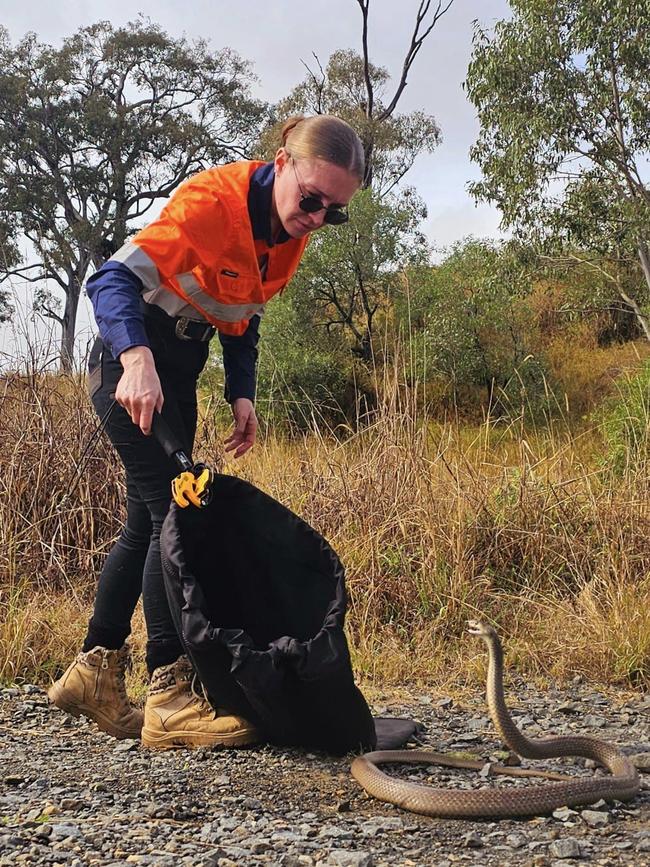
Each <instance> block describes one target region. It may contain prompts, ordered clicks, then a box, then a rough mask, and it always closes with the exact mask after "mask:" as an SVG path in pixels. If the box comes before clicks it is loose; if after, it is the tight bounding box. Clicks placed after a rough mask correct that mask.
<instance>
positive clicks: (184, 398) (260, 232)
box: [49, 116, 364, 748]
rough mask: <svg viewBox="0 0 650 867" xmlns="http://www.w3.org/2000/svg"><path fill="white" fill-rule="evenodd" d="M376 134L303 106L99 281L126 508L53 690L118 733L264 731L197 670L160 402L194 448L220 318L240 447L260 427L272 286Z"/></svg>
mask: <svg viewBox="0 0 650 867" xmlns="http://www.w3.org/2000/svg"><path fill="white" fill-rule="evenodd" d="M363 168H364V166H363V148H362V145H361V142H360V140H359V138H358V137H357V135H356V133H355V132H354V131H353V130H352V128H351V127H350V126H348V124H346V123H345V122H344V121H342V120H339V119H338V118H335V117H330V116H318V117H311V118H293V119H291V120H289V121H287V123H286V124H285V126H284V128H283V130H282V146H281V147H280V149H279V150H278V152H277V153H276V155H275V159H274V161H273V162H270V163H261V162H252V161H246V162H238V163H231V164H229V165H225V166H220V167H218V168H213V169H208V170H207V171H204V172H201V173H199V174H198V175H196V176H194V177H193V178H192V179H190V180H189V181H188V182H187V183H185V184H184V185H183V186H182V187H180V189H179V190H178V191H177V192H176V193H175V195H174V196H173V197H172V198H171V199H170V201H169V203H168V204H167V206H166V207H165V209H164V210H163V211H162V213H161V215H160V217H159V218H158V219H157V220H155V221H154V222H153V223H151V224H150V225H149V226H147V227H146V228H145V229H143V230H142V231H140V232H139V233H138V234H137V235H135V236H134V237H133V238H132V240H130V241H129V242H128V243H127V244H125V245H124V247H122V248H121V249H120V250H119V251H118V252H117V253H116V254H115V255H114V256H113V257H112V258H111V259H110V260H109V261H108V262H106V263H105V264H104V265H103V266H102V267H101V268H100V269H99V271H97V272H96V273H95V274H94V275H93V276H92V277H91V278H90V279H89V281H88V286H87V289H88V296H89V298H90V299H91V301H92V304H93V308H94V311H95V317H96V319H97V324H98V328H99V334H100V337H99V338H98V340H97V343H96V344H95V347H94V349H93V352H92V355H91V362H90V365H89V380H90V389H91V395H92V398H93V403H94V406H95V409H96V411H97V413H98V414H99V415H100V417H104V416H105V414H106V413H107V411H108V410H109V409H110V406H111V403H112V402H113V396H114V398H115V400H116V401H117V405H116V406H115V407H114V410H113V411H112V412H111V413H110V415H109V416H108V423H107V432H108V435H109V437H110V439H111V441H112V442H113V445H114V446H115V448H116V450H117V452H118V454H119V456H120V459H121V460H122V463H123V464H124V467H125V469H126V481H127V519H126V524H125V526H124V529H123V531H122V534H121V536H120V537H119V539H118V540H117V542H116V544H115V546H114V547H113V549H112V550H111V552H110V554H109V555H108V557H107V559H106V562H105V564H104V568H103V570H102V572H101V574H100V577H99V583H98V588H97V596H96V599H95V606H94V611H93V615H92V618H91V620H90V622H89V625H88V633H87V635H86V639H85V641H84V644H83V647H82V650H81V653H80V654H79V655H78V656H77V658H76V659H75V661H74V662H73V663H72V664H71V665H70V667H69V668H68V669H67V671H66V672H65V673H64V674H63V675H62V677H61V678H60V679H59V680H58V681H56V682H55V683H54V684H53V685H52V687H51V688H50V691H49V696H50V698H51V699H52V701H53V702H54V703H55V704H56V705H57V706H58V707H60V708H62V709H63V710H66V711H68V712H70V713H73V714H75V715H79V714H84V715H85V716H87V717H90V718H91V719H93V720H95V722H96V723H97V724H98V726H99V727H100V728H101V729H102V730H103V731H106V732H109V733H110V734H112V735H114V736H115V737H118V738H138V737H140V736H142V742H143V744H145V745H146V746H150V747H159V748H166V747H171V746H179V745H185V746H198V745H214V744H220V745H224V746H237V745H243V744H248V743H253V742H254V741H255V740H257V733H256V732H255V730H254V729H253V727H252V726H251V725H250V724H249V723H248V722H247V721H246V720H244V719H242V718H241V717H239V716H235V715H233V714H229V713H228V710H227V709H219V710H218V711H215V710H214V709H213V708H212V707H211V706H210V705H208V703H207V702H206V701H205V700H204V699H203V697H202V696H200V695H197V694H196V693H195V692H194V690H193V689H192V670H191V666H190V664H189V662H188V660H187V658H186V657H185V656H184V655H183V647H182V645H181V643H180V640H179V638H178V635H177V634H176V631H175V628H174V625H173V622H172V619H171V614H170V611H169V607H168V603H167V598H166V595H165V590H164V586H163V577H162V569H161V563H160V530H161V526H162V523H163V520H164V518H165V516H166V514H167V511H168V509H169V503H170V481H171V479H172V478H173V477H174V476H175V475H176V473H177V469H176V467H175V466H174V465H173V463H172V462H171V461H170V459H168V458H167V457H166V456H165V454H164V452H163V451H162V449H161V447H160V446H159V444H158V443H157V442H156V441H155V440H154V439H152V438H151V437H150V433H151V423H152V417H153V413H154V411H158V412H161V413H162V415H163V416H164V417H165V418H166V420H167V421H168V423H169V425H170V427H171V428H172V430H173V431H174V432H175V433H176V434H177V436H179V437H180V438H181V440H182V442H183V445H184V448H185V449H186V451H187V453H188V454H190V453H191V451H192V446H193V440H194V434H195V430H196V419H197V403H196V382H197V378H198V376H199V374H200V372H201V370H202V368H203V366H204V364H205V361H206V359H207V356H208V343H209V340H210V338H211V337H212V336H213V335H214V333H215V332H218V333H219V339H220V341H221V344H222V346H223V359H224V370H225V378H226V385H225V397H226V400H227V401H228V402H229V403H230V404H231V406H232V412H233V418H234V422H235V425H234V429H233V431H232V433H231V434H230V436H229V437H228V439H227V440H226V444H225V447H226V451H231V452H233V453H234V456H235V457H240V456H241V455H243V454H244V453H245V452H246V451H248V449H250V448H251V446H252V445H253V443H254V442H255V436H256V432H257V418H256V415H255V407H254V399H255V363H256V358H257V349H256V345H257V340H258V326H259V321H260V316H261V314H262V311H263V307H264V304H265V302H266V301H268V300H269V299H270V298H271V297H272V296H273V295H275V294H276V293H278V292H280V291H281V290H282V289H283V288H284V286H285V285H286V283H287V282H288V281H289V279H290V278H291V276H292V275H293V274H294V272H295V270H296V268H297V267H298V265H299V263H300V259H301V257H302V254H303V252H304V249H305V246H306V244H307V239H308V236H309V234H310V233H311V232H313V231H314V230H315V229H319V228H321V227H322V226H323V225H324V224H325V223H331V224H340V223H344V222H346V220H347V219H348V217H347V213H346V211H345V207H346V205H347V204H348V202H349V201H350V199H351V198H352V196H353V195H354V193H355V192H356V191H357V190H358V188H359V186H360V184H361V180H362V178H363ZM140 593H142V599H143V607H144V614H145V621H146V625H147V652H146V658H147V668H148V670H149V673H150V675H151V681H150V686H149V691H148V694H147V700H146V704H145V710H144V726H143V714H142V713H141V712H140V711H138V710H136V709H135V708H133V707H132V706H131V705H130V704H129V701H128V698H127V695H126V689H125V685H124V672H125V668H126V665H127V661H128V650H127V647H126V645H125V640H126V638H127V636H128V635H129V633H130V630H131V626H130V624H131V617H132V615H133V611H134V609H135V605H136V603H137V601H138V598H139V596H140Z"/></svg>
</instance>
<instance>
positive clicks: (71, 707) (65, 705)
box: [47, 684, 141, 741]
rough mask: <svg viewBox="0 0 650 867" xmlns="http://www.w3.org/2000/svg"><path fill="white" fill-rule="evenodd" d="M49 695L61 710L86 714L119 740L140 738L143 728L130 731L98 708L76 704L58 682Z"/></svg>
mask: <svg viewBox="0 0 650 867" xmlns="http://www.w3.org/2000/svg"><path fill="white" fill-rule="evenodd" d="M47 697H48V698H49V700H50V701H51V702H52V704H54V705H56V706H57V707H58V708H59V710H62V711H65V713H69V714H70V715H71V716H74V717H80V716H85V717H87V718H88V719H89V720H92V721H93V722H94V723H96V724H97V727H98V728H99V729H101V731H103V732H106V734H109V735H112V737H114V738H117V740H120V741H122V740H135V741H137V740H139V739H140V734H141V730H139V729H138V731H137V732H136V731H130V730H129V729H123V728H119V726H116V725H115V724H114V723H113V722H111V720H109V719H107V718H106V717H105V716H103V715H102V714H100V713H98V712H97V711H96V710H93V709H92V708H90V707H88V705H86V704H74V703H73V702H71V701H68V700H67V699H66V698H65V696H64V695H63V694H62V691H61V690H60V688H57V684H53V685H52V686H51V687H50V688H49V689H48V691H47Z"/></svg>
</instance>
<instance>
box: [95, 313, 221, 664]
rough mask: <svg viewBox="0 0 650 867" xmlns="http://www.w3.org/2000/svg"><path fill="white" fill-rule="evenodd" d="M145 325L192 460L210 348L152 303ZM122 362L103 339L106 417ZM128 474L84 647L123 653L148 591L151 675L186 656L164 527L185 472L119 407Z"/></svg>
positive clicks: (99, 381)
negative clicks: (166, 572) (174, 609)
mask: <svg viewBox="0 0 650 867" xmlns="http://www.w3.org/2000/svg"><path fill="white" fill-rule="evenodd" d="M145 308H146V311H147V312H146V314H145V327H146V330H147V335H148V337H149V340H150V345H151V350H152V352H153V356H154V360H155V363H156V370H157V372H158V376H159V377H160V382H161V385H162V391H163V396H164V400H165V402H164V405H163V410H162V415H163V417H164V418H165V419H166V421H167V422H168V424H169V426H170V427H171V429H172V431H173V432H174V433H175V434H176V435H177V436H178V437H179V439H180V440H181V442H182V444H183V448H184V449H185V451H186V453H187V454H188V455H191V453H192V447H193V445H194V435H195V432H196V418H197V404H196V382H197V379H198V376H199V374H200V372H201V370H202V369H203V366H204V364H205V362H206V359H207V357H208V343H207V342H199V341H193V340H181V339H179V338H178V337H176V334H175V332H174V326H175V320H173V319H172V318H171V317H169V316H167V315H166V314H165V313H163V312H162V311H161V310H159V309H158V308H152V307H150V306H149V307H148V306H147V305H145ZM122 372H123V369H122V365H121V364H120V362H119V361H118V360H116V359H114V358H113V357H112V355H111V354H110V352H109V351H108V350H107V349H106V348H105V347H104V346H103V344H102V342H101V340H100V339H99V338H98V339H97V342H96V343H95V346H94V347H93V351H92V353H91V358H90V364H89V379H90V383H91V394H92V400H93V404H94V407H95V410H96V411H97V413H98V415H99V416H100V417H102V416H103V415H104V413H105V412H106V411H107V410H108V408H109V407H110V404H111V403H112V401H113V399H114V394H115V389H116V387H117V383H118V381H119V379H120V377H121V376H122ZM106 431H107V433H108V436H109V438H110V440H111V442H112V443H113V445H114V446H115V449H116V451H117V453H118V455H119V456H120V459H121V461H122V463H123V464H124V468H125V470H126V487H127V516H126V524H125V525H124V528H123V530H122V533H121V535H120V536H119V538H118V540H117V542H116V543H115V545H114V547H113V548H112V550H111V552H110V554H109V555H108V557H107V558H106V561H105V563H104V567H103V569H102V571H101V574H100V576H99V583H98V586H97V595H96V598H95V605H94V610H93V615H92V618H91V620H90V623H89V627H88V634H87V636H86V640H85V641H84V646H83V649H84V650H90V649H91V648H92V647H95V646H96V645H100V646H102V647H108V648H111V649H117V648H119V647H121V646H122V644H123V643H124V640H125V639H126V637H127V636H128V635H129V633H130V631H131V618H132V615H133V611H134V610H135V606H136V604H137V601H138V599H139V597H140V593H142V604H143V608H144V615H145V621H146V625H147V667H148V669H149V671H150V672H151V671H153V669H154V668H158V667H159V666H161V665H167V664H169V663H171V662H174V661H175V660H176V659H178V657H179V656H180V654H181V653H182V652H183V649H182V645H181V643H180V640H179V638H178V635H177V633H176V630H175V628H174V624H173V621H172V618H171V614H170V612H169V606H168V603H167V597H166V594H165V588H164V583H163V576H162V567H161V563H160V530H161V527H162V524H163V521H164V519H165V517H166V515H167V512H168V510H169V505H170V501H171V480H172V479H173V478H174V476H176V475H177V474H178V472H179V470H178V467H177V466H176V464H175V463H174V462H173V461H172V460H171V459H170V458H168V457H167V456H166V455H165V453H164V451H163V450H162V448H161V446H160V445H159V444H158V442H157V441H156V440H155V439H154V438H153V436H148V437H147V436H144V434H143V433H142V431H141V430H140V428H139V427H137V425H135V424H134V423H133V422H132V421H131V417H130V416H129V414H128V413H127V412H126V410H125V409H123V407H121V406H119V405H118V404H116V405H115V406H114V407H113V410H112V412H111V414H110V417H109V420H108V424H107V427H106Z"/></svg>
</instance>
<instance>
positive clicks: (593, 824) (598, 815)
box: [580, 810, 610, 828]
mask: <svg viewBox="0 0 650 867" xmlns="http://www.w3.org/2000/svg"><path fill="white" fill-rule="evenodd" d="M580 815H581V816H582V818H583V820H584V821H585V822H586V823H587V825H589V827H590V828H604V827H605V825H608V824H609V821H610V817H609V813H603V812H602V811H601V810H583V811H582V812H581V813H580Z"/></svg>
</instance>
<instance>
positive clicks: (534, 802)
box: [351, 620, 640, 818]
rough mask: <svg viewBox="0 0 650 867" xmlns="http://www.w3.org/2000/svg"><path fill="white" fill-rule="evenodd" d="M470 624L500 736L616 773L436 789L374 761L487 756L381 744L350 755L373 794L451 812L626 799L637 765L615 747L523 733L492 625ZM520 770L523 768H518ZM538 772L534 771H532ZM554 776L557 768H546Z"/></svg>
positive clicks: (520, 811)
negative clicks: (482, 646)
mask: <svg viewBox="0 0 650 867" xmlns="http://www.w3.org/2000/svg"><path fill="white" fill-rule="evenodd" d="M469 631H470V633H471V634H472V635H478V636H480V637H481V638H482V639H483V641H485V643H486V644H487V647H488V652H489V665H488V677H487V702H488V707H489V710H490V716H491V717H492V722H493V723H494V725H495V727H496V730H497V732H498V733H499V736H500V737H501V738H502V740H503V741H504V742H505V743H506V744H507V745H508V746H509V747H510V749H511V750H514V752H516V753H518V754H519V755H520V756H524V757H525V758H529V759H543V758H552V757H556V756H582V757H583V758H587V759H593V760H594V761H596V762H598V764H600V765H603V766H604V767H605V768H607V769H608V770H609V771H610V773H611V776H606V777H590V778H588V779H585V778H584V777H582V778H574V779H571V778H567V777H565V778H562V777H560V776H559V775H556V779H561V780H562V781H561V782H553V783H548V784H546V785H537V786H526V787H525V788H510V789H490V788H485V789H477V790H457V789H434V788H431V787H430V786H425V785H421V784H419V783H412V782H408V781H406V780H400V779H397V778H395V777H390V776H388V775H387V774H385V773H384V772H383V771H381V770H380V769H379V768H378V767H377V766H378V765H380V764H385V763H387V762H406V763H409V764H424V763H426V764H434V763H435V764H445V765H447V766H451V767H473V768H476V767H478V768H480V767H482V765H483V763H482V762H465V761H463V760H462V759H456V758H453V757H450V756H441V755H439V754H437V753H432V752H429V751H427V750H380V751H377V752H372V753H366V754H365V755H362V756H359V757H358V758H356V759H355V760H354V761H353V762H352V768H351V770H352V775H353V777H354V778H355V779H356V780H357V782H359V783H360V784H361V785H362V786H363V788H364V789H365V790H366V791H367V792H368V793H369V794H370V795H373V796H374V797H375V798H379V800H381V801H387V802H388V803H389V804H396V805H397V806H398V807H402V808H403V809H405V810H411V811H412V812H414V813H423V814H424V815H426V816H441V817H450V818H476V817H479V816H480V817H494V818H498V817H507V816H531V815H540V814H544V813H549V812H551V811H552V810H554V809H556V808H557V807H562V806H573V805H576V804H593V803H594V802H595V801H598V800H599V799H600V798H604V799H606V800H612V799H616V800H618V801H626V800H629V799H630V798H633V797H634V795H636V793H637V792H638V791H639V787H640V783H639V776H638V774H637V771H636V768H635V767H634V765H633V764H632V762H631V761H630V760H629V759H628V758H627V757H626V756H624V755H623V754H622V753H621V752H620V751H619V750H618V749H617V748H616V747H615V746H613V745H612V744H608V743H606V742H605V741H601V740H598V739H597V738H593V737H588V736H586V735H575V736H574V735H557V736H554V735H548V736H547V737H544V738H539V739H530V738H527V737H525V736H524V735H523V734H522V733H521V732H520V731H519V729H518V728H517V726H516V725H515V724H514V722H513V720H512V717H511V716H510V713H509V712H508V708H507V707H506V703H505V699H504V697H503V679H502V674H503V650H502V648H501V642H500V641H499V637H498V636H497V634H496V632H495V631H494V629H493V628H492V627H491V626H489V625H488V624H486V623H482V622H480V621H477V620H470V621H469ZM492 771H493V772H496V773H506V774H511V773H513V769H511V768H503V767H501V766H492ZM520 773H521V772H520ZM527 773H528V775H533V772H530V771H529V772H527ZM548 776H552V775H548Z"/></svg>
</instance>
